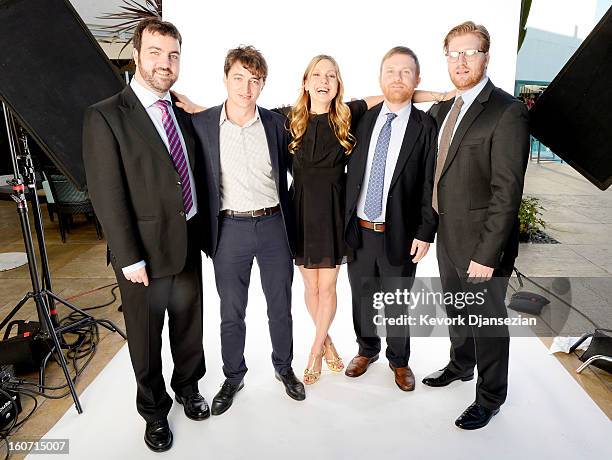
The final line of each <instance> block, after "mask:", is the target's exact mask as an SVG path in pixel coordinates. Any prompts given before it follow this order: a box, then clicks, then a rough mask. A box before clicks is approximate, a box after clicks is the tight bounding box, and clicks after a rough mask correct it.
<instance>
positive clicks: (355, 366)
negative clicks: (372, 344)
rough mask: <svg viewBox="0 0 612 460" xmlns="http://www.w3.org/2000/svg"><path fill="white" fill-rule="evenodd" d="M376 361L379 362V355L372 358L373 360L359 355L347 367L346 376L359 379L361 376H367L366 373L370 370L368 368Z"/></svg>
mask: <svg viewBox="0 0 612 460" xmlns="http://www.w3.org/2000/svg"><path fill="white" fill-rule="evenodd" d="M376 360H378V355H375V356H372V357H371V358H367V357H365V356H361V355H357V356H355V357H354V358H353V359H351V362H350V363H349V365H348V366H347V367H346V371H344V374H345V375H346V376H347V377H359V376H360V375H363V374H365V371H367V370H368V366H369V365H370V364H372V363H373V362H374V361H376Z"/></svg>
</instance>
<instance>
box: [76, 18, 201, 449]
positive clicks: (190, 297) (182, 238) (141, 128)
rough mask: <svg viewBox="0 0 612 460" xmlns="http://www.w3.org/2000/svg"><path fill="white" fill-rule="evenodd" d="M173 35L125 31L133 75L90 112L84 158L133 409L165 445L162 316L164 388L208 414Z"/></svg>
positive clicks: (149, 438) (194, 415) (196, 229)
mask: <svg viewBox="0 0 612 460" xmlns="http://www.w3.org/2000/svg"><path fill="white" fill-rule="evenodd" d="M180 52H181V36H180V34H179V32H178V30H177V29H176V28H175V27H174V26H173V25H172V24H170V23H168V22H162V21H160V20H157V19H150V20H144V21H142V22H141V23H140V24H139V25H138V26H137V28H136V31H135V33H134V61H135V62H136V74H135V76H134V78H133V79H132V81H131V83H130V85H129V86H127V87H126V88H125V89H124V90H123V91H121V92H120V93H118V94H116V95H114V96H112V97H111V98H109V99H106V100H104V101H101V102H99V103H97V104H95V105H93V106H91V107H90V108H89V109H88V110H87V112H86V114H85V121H84V126H83V160H84V163H85V171H86V174H87V186H88V189H89V194H90V197H91V201H92V203H93V205H94V209H95V211H96V215H97V216H98V218H99V219H100V222H101V224H102V227H103V228H104V233H105V234H106V237H107V240H108V247H109V249H110V257H111V262H112V265H113V268H114V270H115V274H116V276H117V282H118V284H119V289H120V291H121V299H122V301H123V315H124V317H125V324H126V328H127V335H128V346H129V350H130V357H131V360H132V366H133V368H134V373H135V375H136V382H137V386H138V389H137V396H136V406H137V408H138V412H139V413H140V415H141V416H142V417H143V418H144V419H145V421H146V423H147V426H146V430H145V442H146V445H147V446H148V447H149V448H150V449H151V450H153V451H156V452H161V451H165V450H168V449H169V448H170V447H171V446H172V431H171V430H170V428H169V426H168V421H167V415H168V412H169V411H170V407H171V406H172V398H171V397H170V396H169V395H168V393H167V392H166V386H165V383H164V379H163V376H162V359H161V346H162V338H161V334H162V329H163V325H164V316H165V313H166V311H167V312H168V317H169V320H168V325H169V329H170V346H171V351H172V357H173V360H174V372H173V374H172V381H171V383H170V385H171V387H172V389H173V390H174V393H175V398H176V400H177V401H178V402H179V403H180V404H182V405H183V406H184V410H185V414H186V415H187V417H189V418H191V419H194V420H203V419H205V418H207V417H208V416H209V415H210V410H209V408H208V405H207V403H206V401H205V399H204V398H203V397H202V396H201V395H200V393H199V391H198V380H199V379H200V378H202V376H203V375H204V373H205V371H206V367H205V362H204V349H203V346H202V328H203V325H202V275H201V254H200V249H201V247H202V243H201V238H200V235H201V233H202V225H201V224H200V219H201V212H199V211H200V206H199V204H200V202H202V201H204V202H205V200H206V197H205V196H203V195H201V194H198V193H196V188H195V181H194V173H193V172H194V168H196V166H197V165H196V161H197V159H196V158H195V154H194V152H195V141H194V137H193V132H192V127H191V122H190V119H189V116H188V114H186V113H184V112H183V111H182V110H180V109H178V108H176V107H173V101H172V99H171V97H170V94H169V92H168V90H169V89H170V87H171V86H172V85H173V84H174V82H175V81H176V79H177V78H178V73H179V67H180Z"/></svg>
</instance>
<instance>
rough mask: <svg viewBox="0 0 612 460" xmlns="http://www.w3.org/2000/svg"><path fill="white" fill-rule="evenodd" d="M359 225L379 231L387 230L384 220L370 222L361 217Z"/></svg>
mask: <svg viewBox="0 0 612 460" xmlns="http://www.w3.org/2000/svg"><path fill="white" fill-rule="evenodd" d="M359 226H360V227H363V228H367V229H368V230H374V231H375V232H377V233H383V232H384V231H385V223H384V222H370V221H369V220H363V219H359Z"/></svg>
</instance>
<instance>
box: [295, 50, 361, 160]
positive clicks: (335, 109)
mask: <svg viewBox="0 0 612 460" xmlns="http://www.w3.org/2000/svg"><path fill="white" fill-rule="evenodd" d="M323 60H328V61H330V62H331V63H332V64H333V65H334V67H335V68H336V75H337V77H338V92H337V94H336V96H335V97H334V99H333V100H332V101H331V105H330V107H329V114H328V116H329V122H330V124H331V126H332V129H333V130H334V134H335V135H336V138H337V139H338V142H340V145H341V146H342V147H343V148H344V150H345V154H346V155H349V154H350V153H351V152H352V151H353V148H354V147H355V137H354V136H353V135H352V134H351V132H350V129H351V110H350V109H349V107H348V105H346V104H345V103H344V102H343V97H344V83H343V82H342V77H341V76H340V69H339V68H338V63H337V62H336V61H335V59H334V58H332V57H331V56H327V55H325V54H320V55H318V56H315V57H313V58H312V60H311V61H310V63H309V64H308V67H306V70H305V71H304V76H303V77H302V88H301V89H300V95H299V97H298V99H297V101H296V102H295V104H294V105H293V108H292V109H291V113H290V114H289V132H290V133H291V137H292V141H291V142H290V143H289V151H290V152H291V153H295V152H297V151H298V149H299V148H300V145H301V143H302V138H303V137H304V133H305V132H306V128H307V127H308V116H309V115H310V95H309V94H308V92H307V91H306V89H305V88H304V85H305V84H306V80H308V77H309V76H310V74H311V73H312V71H313V69H314V67H315V66H316V65H317V64H318V63H319V62H320V61H323Z"/></svg>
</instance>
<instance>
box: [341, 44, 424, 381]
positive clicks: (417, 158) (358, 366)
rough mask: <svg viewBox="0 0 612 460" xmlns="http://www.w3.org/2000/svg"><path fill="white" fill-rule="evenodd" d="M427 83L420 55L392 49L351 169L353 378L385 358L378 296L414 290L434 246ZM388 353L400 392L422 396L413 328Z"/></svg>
mask: <svg viewBox="0 0 612 460" xmlns="http://www.w3.org/2000/svg"><path fill="white" fill-rule="evenodd" d="M419 81H420V78H419V61H418V59H417V56H416V55H415V54H414V52H413V51H412V50H410V49H409V48H406V47H400V46H398V47H396V48H393V49H391V50H390V51H389V52H388V53H387V54H386V55H385V56H384V58H383V60H382V64H381V67H380V86H381V88H382V91H383V94H384V96H385V100H384V102H382V103H381V104H379V105H377V106H375V107H373V108H372V109H371V110H369V111H368V112H367V113H366V114H365V115H364V116H363V118H362V119H361V121H360V123H359V125H358V127H357V131H356V138H357V147H356V148H355V151H354V152H353V153H352V154H351V159H350V162H349V166H348V178H347V202H346V219H345V224H346V241H347V243H348V244H349V246H351V247H352V248H353V249H355V257H354V260H353V261H352V262H350V263H349V265H348V275H349V281H350V284H351V291H352V297H353V324H354V327H355V333H356V334H357V343H358V344H359V352H358V354H357V356H355V357H354V358H353V360H352V361H351V363H350V364H349V365H348V366H347V369H346V375H347V376H349V377H358V376H360V375H362V374H363V373H365V372H366V370H367V368H368V366H369V365H370V363H372V362H374V361H376V360H377V359H378V354H379V351H380V346H381V344H380V338H379V337H378V335H377V333H376V328H375V325H374V323H373V320H374V318H373V315H372V302H371V300H372V297H371V296H372V294H373V292H374V291H380V290H381V288H383V289H385V290H387V289H393V288H394V286H393V285H392V284H393V283H395V282H396V281H397V278H399V277H403V278H406V279H407V280H408V282H407V284H406V285H405V286H403V287H404V288H406V287H410V286H411V282H410V279H411V278H412V279H413V278H414V275H415V272H416V264H417V262H418V261H420V260H421V259H422V258H423V257H424V256H425V254H426V253H427V251H428V249H429V244H430V243H431V242H433V240H434V235H435V231H436V217H435V215H434V213H433V210H432V208H431V193H432V184H433V173H434V165H435V152H436V126H435V122H434V120H433V119H432V118H431V117H430V116H429V115H427V114H425V113H423V112H422V111H420V110H418V109H417V108H415V107H414V106H412V104H411V99H412V95H413V93H414V90H415V88H416V86H417V85H418V83H419ZM394 278H395V279H394ZM390 283H391V284H390ZM398 287H399V286H398ZM363 299H366V301H365V302H362V300H363ZM368 299H369V301H368ZM388 316H389V315H388ZM386 355H387V359H388V360H389V366H390V367H391V369H392V370H393V373H394V376H395V383H396V384H397V386H398V387H399V388H400V389H401V390H403V391H411V390H414V374H413V373H412V370H411V369H410V366H409V365H408V359H409V357H410V336H409V331H408V328H407V327H404V328H400V329H399V330H398V329H393V330H391V329H387V351H386Z"/></svg>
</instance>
